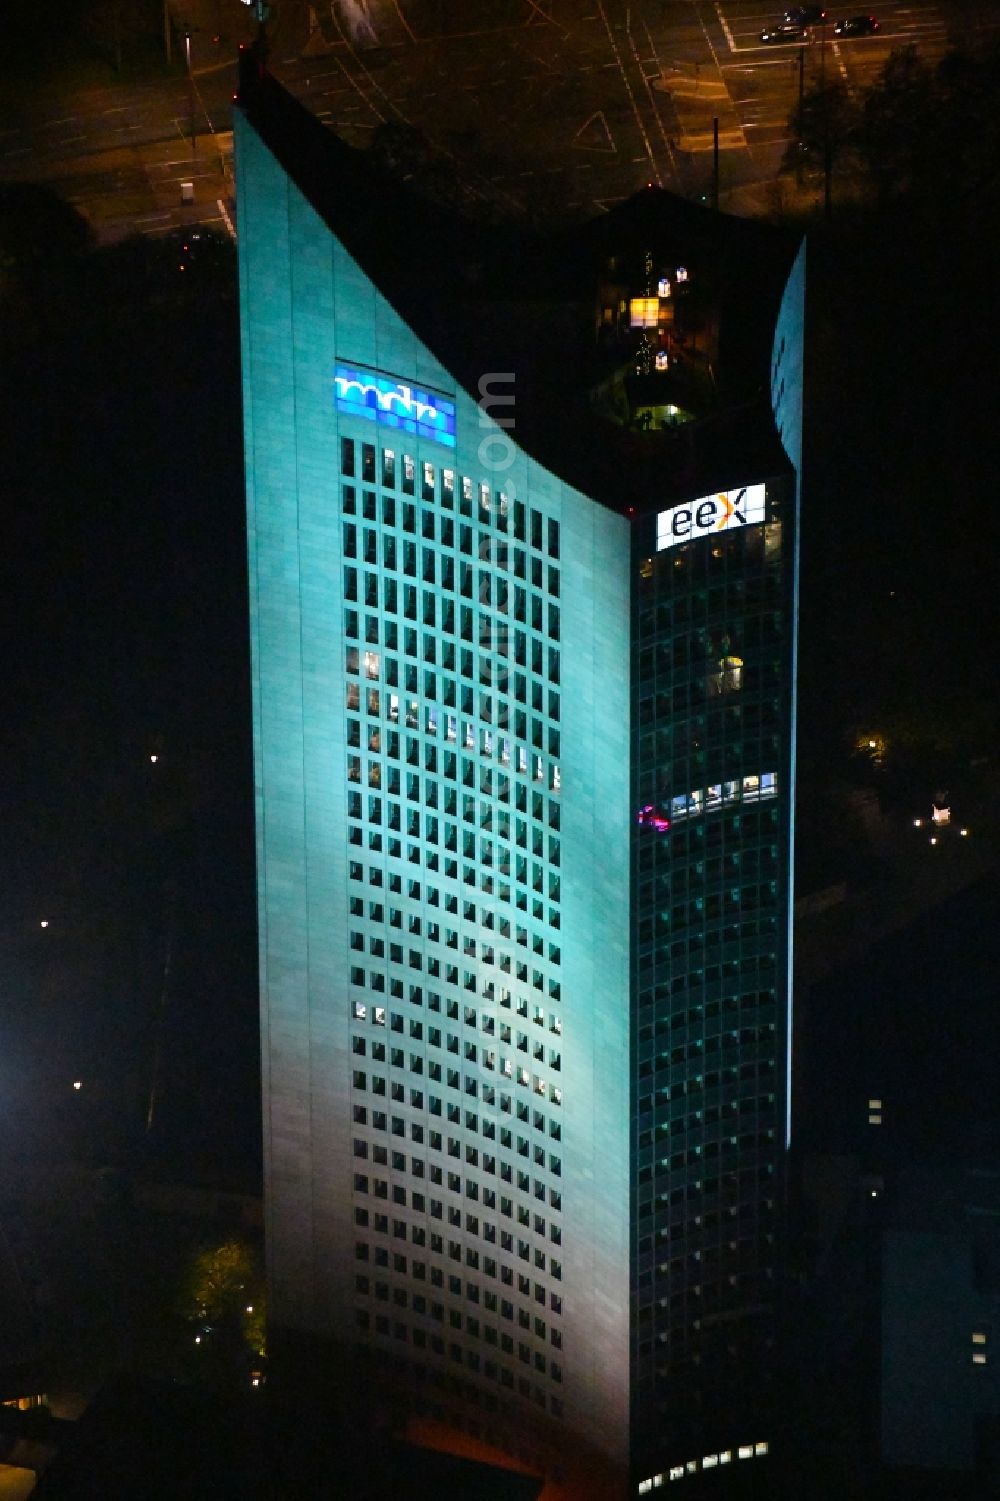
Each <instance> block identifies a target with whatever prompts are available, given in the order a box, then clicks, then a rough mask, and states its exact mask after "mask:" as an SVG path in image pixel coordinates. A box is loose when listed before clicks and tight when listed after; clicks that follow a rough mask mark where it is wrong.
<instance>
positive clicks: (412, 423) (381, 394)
mask: <svg viewBox="0 0 1000 1501" xmlns="http://www.w3.org/2000/svg"><path fill="white" fill-rule="evenodd" d="M333 386H334V392H335V399H336V403H337V410H338V411H340V412H345V413H350V414H352V415H353V416H356V417H365V418H367V419H368V421H370V422H371V421H373V422H378V423H379V424H380V425H382V426H384V427H398V428H402V429H403V430H404V431H405V432H411V433H418V434H419V435H420V437H422V438H433V439H434V440H435V441H436V442H438V443H444V444H445V445H446V446H447V447H449V448H454V446H455V405H454V402H451V401H446V400H445V398H444V397H443V396H434V395H432V394H431V393H430V392H429V391H418V390H415V389H414V388H413V386H409V385H407V384H406V383H405V382H404V381H394V380H389V379H387V378H386V377H385V376H382V375H369V374H368V373H367V372H362V371H359V370H350V369H347V368H345V367H344V366H338V367H337V370H336V374H335V375H334V378H333Z"/></svg>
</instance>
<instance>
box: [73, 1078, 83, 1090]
mask: <svg viewBox="0 0 1000 1501" xmlns="http://www.w3.org/2000/svg"><path fill="white" fill-rule="evenodd" d="M73 1088H74V1089H82V1088H83V1080H82V1079H74V1080H73Z"/></svg>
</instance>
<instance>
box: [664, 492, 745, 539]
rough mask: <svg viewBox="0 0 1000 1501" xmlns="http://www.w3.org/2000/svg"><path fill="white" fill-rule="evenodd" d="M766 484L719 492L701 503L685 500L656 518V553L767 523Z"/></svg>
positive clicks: (700, 501) (699, 501)
mask: <svg viewBox="0 0 1000 1501" xmlns="http://www.w3.org/2000/svg"><path fill="white" fill-rule="evenodd" d="M764 491H765V486H764V485H744V486H743V488H742V489H741V490H718V491H717V492H716V493H715V494H714V495H704V496H702V498H701V499H700V500H689V501H686V502H685V504H684V505H682V506H674V507H673V508H672V509H671V510H669V511H661V512H660V513H659V515H658V516H657V518H656V550H657V552H663V550H664V548H666V547H676V546H677V545H678V544H679V543H681V542H689V541H690V540H691V538H692V537H706V536H708V535H710V534H711V533H713V532H725V531H730V530H731V529H732V528H733V527H737V526H752V525H753V524H754V522H757V521H763V520H764Z"/></svg>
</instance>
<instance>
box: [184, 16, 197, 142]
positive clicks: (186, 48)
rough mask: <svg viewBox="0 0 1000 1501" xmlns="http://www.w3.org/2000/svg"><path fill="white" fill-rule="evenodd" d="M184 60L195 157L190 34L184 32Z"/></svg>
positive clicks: (186, 31)
mask: <svg viewBox="0 0 1000 1501" xmlns="http://www.w3.org/2000/svg"><path fill="white" fill-rule="evenodd" d="M184 59H185V61H186V63H187V75H188V109H189V113H190V117H191V155H192V156H196V155H197V146H196V145H195V137H194V73H193V72H192V71H191V32H190V30H188V29H185V32H184Z"/></svg>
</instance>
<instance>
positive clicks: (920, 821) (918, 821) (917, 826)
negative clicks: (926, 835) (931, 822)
mask: <svg viewBox="0 0 1000 1501" xmlns="http://www.w3.org/2000/svg"><path fill="white" fill-rule="evenodd" d="M923 826H924V821H923V819H922V818H915V819H914V820H913V827H914V828H915V829H922V828H923Z"/></svg>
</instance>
